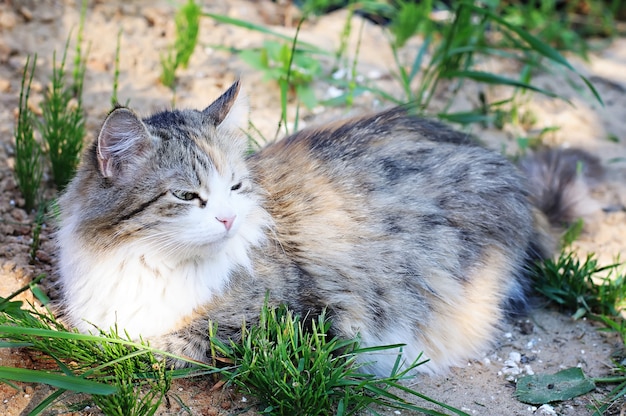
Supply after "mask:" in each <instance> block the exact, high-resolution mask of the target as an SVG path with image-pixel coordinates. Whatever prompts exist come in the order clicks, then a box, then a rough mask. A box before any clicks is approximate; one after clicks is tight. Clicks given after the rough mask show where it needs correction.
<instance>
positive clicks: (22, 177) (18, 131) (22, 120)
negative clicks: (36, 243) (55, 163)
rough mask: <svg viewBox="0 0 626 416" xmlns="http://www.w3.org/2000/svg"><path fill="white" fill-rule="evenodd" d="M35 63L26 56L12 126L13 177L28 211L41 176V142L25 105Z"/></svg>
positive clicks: (36, 197)
mask: <svg viewBox="0 0 626 416" xmlns="http://www.w3.org/2000/svg"><path fill="white" fill-rule="evenodd" d="M36 65H37V56H36V55H35V57H34V58H33V60H32V65H31V60H30V57H28V58H27V59H26V65H24V72H23V73H22V84H21V89H20V100H19V113H18V116H17V124H16V126H15V179H16V181H17V185H18V187H19V188H20V191H21V193H22V196H23V197H24V207H25V208H26V210H27V211H29V212H30V211H31V210H33V209H34V208H36V207H37V206H38V204H39V202H40V201H39V200H40V192H39V189H40V186H41V178H42V175H43V168H42V166H41V159H42V152H41V145H40V144H39V143H38V142H37V140H36V139H35V125H36V120H35V116H34V114H33V113H32V111H31V110H30V109H29V108H28V98H29V97H30V87H31V84H32V81H33V75H34V73H35V68H36Z"/></svg>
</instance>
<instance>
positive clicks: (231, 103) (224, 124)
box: [202, 80, 250, 131]
mask: <svg viewBox="0 0 626 416" xmlns="http://www.w3.org/2000/svg"><path fill="white" fill-rule="evenodd" d="M249 110H250V109H249V106H248V99H247V97H246V95H245V94H244V93H243V91H242V88H241V82H240V81H239V80H237V81H235V82H234V83H233V85H231V86H230V88H228V90H226V92H225V93H224V94H222V95H221V96H220V97H219V98H218V99H217V100H215V101H214V102H213V103H212V104H211V105H209V106H208V107H207V108H205V109H204V110H203V111H202V112H203V113H204V114H205V115H206V116H207V117H209V118H210V119H211V120H212V121H213V122H214V123H215V126H217V128H218V129H220V130H225V131H229V130H230V131H237V130H239V129H244V128H246V127H247V125H248V112H249Z"/></svg>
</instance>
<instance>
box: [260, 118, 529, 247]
mask: <svg viewBox="0 0 626 416" xmlns="http://www.w3.org/2000/svg"><path fill="white" fill-rule="evenodd" d="M250 162H251V166H252V168H253V170H254V171H255V173H256V177H257V179H258V180H259V182H260V184H261V186H262V188H263V189H265V191H266V193H267V195H269V201H270V203H269V204H268V209H269V210H270V211H274V212H271V213H272V214H273V216H274V218H276V217H277V216H278V218H279V220H280V219H281V218H284V217H290V218H292V219H293V217H294V216H295V217H298V216H300V215H299V214H300V213H301V214H302V215H313V216H314V215H316V214H320V215H323V216H328V215H329V213H331V212H335V210H336V209H339V211H342V212H343V214H345V215H343V218H342V220H341V221H343V222H344V223H347V224H349V223H351V222H355V221H358V220H359V219H360V218H361V219H364V220H365V222H369V223H372V224H373V223H375V222H376V223H384V224H386V226H385V227H384V231H385V232H389V231H391V232H394V231H399V230H402V229H406V231H408V232H415V231H423V230H422V228H423V227H418V228H419V230H417V229H416V226H417V224H416V223H417V222H420V223H421V224H422V225H425V224H426V223H428V222H429V221H432V222H433V224H434V225H437V224H438V223H445V224H446V225H453V226H459V227H462V226H463V223H465V222H468V223H469V224H480V226H481V227H482V228H483V229H489V230H490V231H493V232H496V238H499V239H501V240H502V241H507V240H510V239H511V238H512V237H514V236H512V235H508V234H510V233H509V232H507V230H510V231H513V229H515V234H519V233H520V232H521V234H522V235H521V237H522V239H524V238H526V237H527V235H525V234H524V231H525V230H530V229H531V222H532V218H531V217H532V215H531V212H530V208H529V202H528V198H527V197H528V192H527V189H526V184H525V181H524V180H523V178H521V177H520V175H519V172H518V170H517V169H516V168H515V167H514V166H513V165H512V164H511V163H510V162H509V161H508V160H506V158H504V157H503V156H502V155H500V154H498V153H496V152H493V151H491V150H488V149H485V148H483V147H482V146H479V145H478V144H477V143H476V142H475V141H474V140H473V139H472V138H471V137H469V136H468V135H466V134H464V133H461V132H458V131H455V130H452V129H450V128H448V127H447V126H445V125H443V124H441V123H439V122H435V121H432V120H428V119H425V118H420V117H416V116H411V115H408V114H407V113H406V111H405V109H404V108H402V107H399V108H394V109H391V110H388V111H386V112H382V113H377V114H374V115H371V116H366V117H362V118H357V119H352V120H348V121H344V122H337V123H333V124H330V125H327V126H322V127H319V128H313V129H308V130H303V131H301V132H299V133H296V134H295V135H293V136H290V137H288V138H286V139H284V140H282V141H279V142H277V143H274V144H271V145H269V146H267V147H265V148H264V149H262V150H261V151H260V152H259V153H257V154H256V155H254V156H252V157H251V159H250ZM503 222H506V223H507V227H502V226H501V224H502V223H503ZM291 224H295V222H293V221H292V222H291ZM468 226H469V225H468ZM335 230H337V229H335ZM505 234H506V235H505Z"/></svg>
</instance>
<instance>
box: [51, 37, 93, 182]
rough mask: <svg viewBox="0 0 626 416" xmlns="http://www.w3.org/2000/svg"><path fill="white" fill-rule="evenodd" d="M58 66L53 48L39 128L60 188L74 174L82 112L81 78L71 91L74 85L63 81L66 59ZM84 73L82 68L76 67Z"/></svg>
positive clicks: (82, 127)
mask: <svg viewBox="0 0 626 416" xmlns="http://www.w3.org/2000/svg"><path fill="white" fill-rule="evenodd" d="M66 53H67V44H66V47H65V50H64V52H63V57H62V58H61V62H60V64H59V66H57V61H56V52H54V53H53V58H52V65H53V67H52V80H51V85H50V88H49V89H48V91H47V92H46V95H45V99H44V101H43V103H42V104H41V109H42V114H43V121H42V123H41V124H40V130H41V133H42V136H43V139H44V141H45V142H46V143H47V145H48V155H49V157H50V162H51V165H52V176H53V178H54V182H55V184H56V185H57V187H58V188H59V189H63V188H64V187H65V186H66V185H67V183H68V182H69V181H70V179H71V178H72V177H73V176H74V172H75V170H76V166H78V161H79V156H80V151H81V149H82V147H83V138H84V137H85V113H84V109H83V104H82V98H81V95H82V86H80V85H82V79H81V80H79V83H78V84H76V83H75V84H74V86H76V85H79V86H78V87H77V88H79V89H78V91H77V92H78V94H79V95H77V96H75V95H74V94H73V92H74V91H76V90H75V89H74V86H68V85H67V84H66V79H65V78H66V72H65V60H66V56H67V55H66ZM78 74H83V76H84V71H82V70H81V71H79V72H78Z"/></svg>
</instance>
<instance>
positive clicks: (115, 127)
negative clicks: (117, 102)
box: [96, 107, 150, 178]
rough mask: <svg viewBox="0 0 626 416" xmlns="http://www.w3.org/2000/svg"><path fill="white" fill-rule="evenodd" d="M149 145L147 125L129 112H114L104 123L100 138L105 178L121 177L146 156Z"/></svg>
mask: <svg viewBox="0 0 626 416" xmlns="http://www.w3.org/2000/svg"><path fill="white" fill-rule="evenodd" d="M149 143H150V133H148V129H147V128H146V125H145V124H144V123H143V122H142V121H141V120H140V119H139V117H137V115H136V114H135V113H134V112H133V111H131V110H129V109H128V108H124V107H119V108H116V109H115V110H113V111H112V112H111V113H109V115H108V116H107V118H106V120H104V124H103V125H102V129H101V130H100V134H99V135H98V144H97V149H96V150H97V156H98V167H99V168H100V173H101V174H102V176H103V177H105V178H115V177H119V176H120V175H121V174H122V173H123V172H124V171H126V170H128V168H129V167H130V166H132V164H133V161H135V160H137V159H138V158H140V157H141V156H142V155H143V154H145V152H146V150H147V146H148V144H149Z"/></svg>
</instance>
